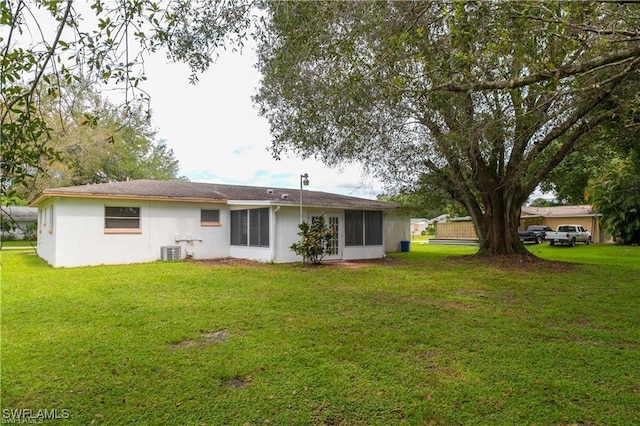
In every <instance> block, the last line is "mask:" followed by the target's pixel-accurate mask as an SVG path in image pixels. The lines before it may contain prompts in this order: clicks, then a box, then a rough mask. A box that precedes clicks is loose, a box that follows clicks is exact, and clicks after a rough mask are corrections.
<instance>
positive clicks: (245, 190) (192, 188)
mask: <svg viewBox="0 0 640 426" xmlns="http://www.w3.org/2000/svg"><path fill="white" fill-rule="evenodd" d="M300 202H301V200H300V190H299V189H280V188H266V187H251V186H237V185H218V184H208V183H195V182H184V181H153V180H135V181H127V182H118V183H105V184H96V185H84V186H75V187H68V188H59V189H48V190H45V191H44V192H43V193H42V194H40V195H39V196H38V197H37V198H36V199H35V200H34V201H33V203H32V205H34V206H37V207H38V245H37V250H38V254H39V255H40V256H41V257H42V258H43V259H44V260H46V261H47V262H48V263H49V264H51V265H53V266H55V267H59V266H65V267H71V266H85V265H99V264H125V263H139V262H150V261H154V260H158V259H160V258H162V257H163V256H164V255H165V254H166V253H169V252H170V253H171V254H172V255H174V254H175V253H176V252H178V253H179V257H180V258H185V257H190V258H194V259H215V258H225V257H233V258H242V259H252V260H259V261H273V262H295V261H299V260H301V258H300V257H298V256H297V255H296V254H295V253H293V252H292V251H291V250H290V246H291V244H293V243H294V242H297V241H299V239H300V237H299V236H298V235H297V233H298V232H299V229H298V224H299V222H300ZM302 202H303V208H302V218H303V219H304V220H307V221H308V220H312V219H313V217H315V216H319V215H321V214H323V213H324V214H325V215H326V216H327V221H328V223H329V224H330V225H331V226H332V227H333V229H334V241H333V243H332V244H333V246H332V247H333V253H332V254H331V255H330V256H328V257H326V258H325V259H327V260H331V259H344V260H347V259H372V258H381V257H383V256H384V255H385V252H387V251H398V250H399V249H400V242H401V241H403V240H407V239H408V237H409V234H408V229H409V218H407V217H402V216H398V215H396V214H395V212H396V207H397V206H396V205H395V204H392V203H386V202H381V201H375V200H367V199H362V198H356V197H349V196H343V195H337V194H330V193H326V192H318V191H308V190H304V192H303V200H302ZM176 247H179V249H176Z"/></svg>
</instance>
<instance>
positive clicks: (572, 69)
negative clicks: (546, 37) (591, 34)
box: [437, 45, 640, 92]
mask: <svg viewBox="0 0 640 426" xmlns="http://www.w3.org/2000/svg"><path fill="white" fill-rule="evenodd" d="M638 56H640V45H638V46H635V47H632V48H629V49H624V50H619V51H617V52H613V53H610V54H608V55H601V56H598V57H595V58H592V59H588V60H585V61H584V62H581V63H578V64H572V65H568V66H565V67H559V68H557V69H555V70H548V71H541V72H537V73H533V74H530V75H528V76H526V77H522V78H515V79H510V80H496V81H480V82H475V83H446V84H442V85H440V86H438V87H437V89H440V90H448V91H451V92H467V91H477V90H498V89H513V88H517V87H524V86H529V85H531V84H534V83H538V82H541V81H545V80H550V79H557V80H560V79H562V78H566V77H569V76H572V75H576V74H581V73H584V72H587V71H590V70H592V69H594V68H598V67H602V66H606V65H611V64H615V63H616V62H619V61H623V60H627V59H631V58H635V57H638Z"/></svg>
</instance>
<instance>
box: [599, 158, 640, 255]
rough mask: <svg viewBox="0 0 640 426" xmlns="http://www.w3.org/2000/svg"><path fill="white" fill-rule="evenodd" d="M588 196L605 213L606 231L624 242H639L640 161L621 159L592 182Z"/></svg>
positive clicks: (603, 218)
mask: <svg viewBox="0 0 640 426" xmlns="http://www.w3.org/2000/svg"><path fill="white" fill-rule="evenodd" d="M588 197H589V200H590V201H591V203H592V204H593V205H594V206H595V209H596V212H597V213H600V214H602V227H603V228H604V229H605V230H606V231H607V234H608V235H610V236H613V237H614V238H615V239H617V240H619V241H621V242H623V243H625V244H632V243H633V244H640V162H638V161H636V164H634V162H633V161H630V160H626V161H624V160H618V161H615V162H614V163H613V164H612V165H611V169H610V171H609V172H607V173H605V174H604V175H602V176H601V177H600V178H599V179H597V180H595V181H593V182H592V184H591V185H590V187H589V191H588Z"/></svg>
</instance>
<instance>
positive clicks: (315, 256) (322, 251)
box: [290, 214, 333, 264]
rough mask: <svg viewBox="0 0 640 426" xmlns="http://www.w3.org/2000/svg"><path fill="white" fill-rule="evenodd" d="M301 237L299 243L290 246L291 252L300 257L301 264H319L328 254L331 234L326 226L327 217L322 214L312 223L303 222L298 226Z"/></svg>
mask: <svg viewBox="0 0 640 426" xmlns="http://www.w3.org/2000/svg"><path fill="white" fill-rule="evenodd" d="M298 228H299V229H300V232H298V235H299V236H300V237H301V238H300V241H299V242H297V243H293V244H291V247H290V248H291V250H292V251H294V252H295V253H296V254H297V255H298V256H302V262H303V263H305V262H307V261H310V262H311V263H315V264H317V263H320V262H322V259H323V258H324V257H325V256H326V255H328V254H330V248H329V243H330V241H331V237H332V236H333V232H332V230H331V228H330V227H329V226H327V217H326V216H325V215H324V214H323V215H320V216H319V217H316V218H314V220H313V222H312V223H309V222H307V221H303V222H302V223H301V224H300V225H298Z"/></svg>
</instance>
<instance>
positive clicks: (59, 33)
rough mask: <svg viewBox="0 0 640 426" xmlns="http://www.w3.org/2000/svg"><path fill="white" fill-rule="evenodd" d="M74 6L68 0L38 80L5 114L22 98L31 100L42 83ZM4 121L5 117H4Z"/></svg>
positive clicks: (8, 105)
mask: <svg viewBox="0 0 640 426" xmlns="http://www.w3.org/2000/svg"><path fill="white" fill-rule="evenodd" d="M72 6H73V0H67V7H66V9H65V11H64V15H63V16H62V18H61V19H60V25H59V26H58V31H57V32H56V36H55V38H54V40H53V43H51V47H50V48H49V51H48V52H47V55H46V56H45V58H44V61H43V62H42V66H41V68H40V71H39V72H38V74H37V75H36V78H35V79H34V80H33V81H32V82H31V88H30V89H29V91H27V92H26V93H23V94H22V95H20V96H16V97H15V98H14V99H13V100H12V101H10V102H8V103H7V106H6V112H5V114H8V112H9V111H10V110H11V108H12V107H13V106H14V105H15V104H16V103H18V101H20V99H22V98H25V97H27V98H31V97H32V96H33V94H34V93H35V91H36V88H37V87H38V83H39V82H40V80H42V77H43V76H44V73H45V71H46V69H47V64H48V63H49V61H50V60H51V58H52V57H53V54H54V53H55V51H56V47H57V46H58V42H59V41H60V37H61V36H62V31H63V30H64V27H65V25H66V23H67V19H68V18H69V14H70V13H71V9H72ZM2 118H3V121H4V118H5V117H2Z"/></svg>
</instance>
